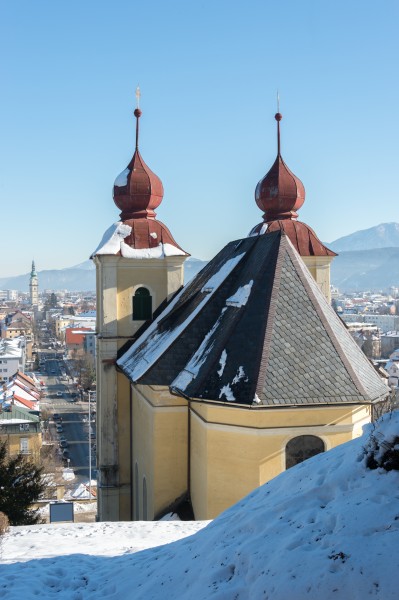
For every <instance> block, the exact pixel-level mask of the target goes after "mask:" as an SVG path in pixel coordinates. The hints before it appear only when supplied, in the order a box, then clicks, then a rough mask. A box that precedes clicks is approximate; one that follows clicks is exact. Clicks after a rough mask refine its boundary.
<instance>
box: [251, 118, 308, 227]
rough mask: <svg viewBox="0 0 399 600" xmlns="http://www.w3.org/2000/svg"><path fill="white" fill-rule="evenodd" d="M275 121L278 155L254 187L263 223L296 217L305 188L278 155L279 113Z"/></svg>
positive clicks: (302, 201)
mask: <svg viewBox="0 0 399 600" xmlns="http://www.w3.org/2000/svg"><path fill="white" fill-rule="evenodd" d="M275 119H276V121H277V141H278V153H277V158H276V160H275V161H274V164H273V166H272V168H271V169H270V170H269V172H268V173H267V174H266V175H265V176H264V177H263V179H261V180H260V181H259V183H258V185H257V186H256V190H255V200H256V204H257V205H258V206H259V208H260V209H261V210H263V211H264V212H265V214H264V219H265V221H271V220H273V219H292V218H296V217H297V216H298V215H297V213H296V211H297V210H298V209H299V208H301V206H302V204H303V203H304V202H305V188H304V187H303V184H302V182H301V181H300V179H298V177H296V176H295V175H294V174H293V173H292V171H290V169H289V168H288V167H287V165H286V164H285V162H284V161H283V159H282V157H281V154H280V121H281V119H282V116H281V114H280V113H277V114H276V115H275Z"/></svg>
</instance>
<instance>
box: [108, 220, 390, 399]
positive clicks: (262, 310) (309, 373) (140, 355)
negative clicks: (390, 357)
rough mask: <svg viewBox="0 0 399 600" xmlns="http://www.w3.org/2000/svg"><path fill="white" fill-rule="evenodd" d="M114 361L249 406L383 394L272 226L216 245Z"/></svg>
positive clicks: (146, 378) (182, 389) (133, 374)
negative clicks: (258, 233) (219, 246)
mask: <svg viewBox="0 0 399 600" xmlns="http://www.w3.org/2000/svg"><path fill="white" fill-rule="evenodd" d="M118 365H119V367H120V368H121V369H122V370H123V372H124V373H125V374H126V375H127V377H129V378H130V380H131V381H133V382H136V383H140V384H149V385H167V386H170V387H171V389H172V390H173V391H174V392H176V393H178V394H180V395H182V396H185V397H189V398H194V399H203V400H212V401H220V402H229V403H232V404H241V405H251V406H259V407H261V406H265V405H266V406H279V405H280V406H281V405H283V406H284V405H314V404H337V403H338V404H340V403H364V402H366V403H367V402H373V401H376V400H379V399H380V398H382V397H384V396H386V394H387V393H388V390H387V387H386V386H385V385H384V384H383V383H382V381H381V379H380V378H379V376H378V375H377V374H376V372H375V370H374V369H373V367H372V365H371V364H370V362H369V361H368V359H367V358H366V357H365V355H364V354H363V352H362V351H361V350H360V349H359V348H358V346H357V344H356V342H355V341H354V340H353V339H352V337H351V335H350V334H349V333H348V331H347V330H346V329H345V327H344V326H343V324H342V323H341V321H340V319H339V318H338V317H337V315H336V314H335V312H334V310H333V309H332V308H331V306H330V305H329V304H328V303H327V301H326V299H325V298H324V295H323V294H322V292H321V291H320V289H319V287H318V285H317V284H316V283H315V281H314V279H313V278H312V276H311V275H310V273H309V271H308V269H307V268H306V266H305V265H304V263H303V261H302V259H301V258H300V256H299V255H298V253H297V252H296V250H295V249H294V247H293V246H292V244H291V242H290V241H289V239H288V237H287V236H286V235H285V234H284V233H281V232H276V233H271V234H269V235H262V236H256V237H250V238H246V239H243V240H238V241H235V242H231V243H230V244H228V245H227V246H226V247H225V248H223V250H222V251H221V252H220V253H219V254H218V255H217V256H216V257H215V258H214V259H213V260H212V261H211V262H210V263H208V264H207V265H206V267H205V268H204V269H203V270H202V271H201V272H200V273H199V274H198V275H197V277H196V278H195V279H193V280H192V281H191V282H190V283H189V284H188V285H187V286H186V287H185V288H183V289H182V290H181V292H180V293H178V294H177V295H176V296H175V297H174V299H173V300H172V301H171V302H170V303H169V305H168V306H167V307H166V308H165V310H164V311H163V312H162V313H161V314H160V315H159V316H158V318H157V319H156V320H155V321H154V322H153V323H152V324H151V325H150V327H148V329H147V330H146V331H145V332H144V333H143V334H142V336H141V337H140V338H139V339H137V340H136V341H135V342H134V344H133V345H132V346H131V348H129V349H128V350H127V351H126V352H125V354H124V355H123V356H122V357H121V358H120V359H119V360H118Z"/></svg>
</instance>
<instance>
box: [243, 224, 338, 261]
mask: <svg viewBox="0 0 399 600" xmlns="http://www.w3.org/2000/svg"><path fill="white" fill-rule="evenodd" d="M278 230H280V231H282V232H284V233H285V234H286V235H287V236H288V238H289V240H290V242H291V243H292V245H293V246H294V248H295V249H296V250H297V252H298V254H300V256H337V255H336V253H335V252H333V251H332V250H329V249H328V248H327V247H326V246H324V244H323V243H322V242H321V241H320V240H319V238H318V237H317V235H316V234H315V232H314V231H313V229H311V228H310V227H309V225H306V223H301V221H295V220H293V219H281V220H276V221H268V222H266V223H259V225H257V226H256V227H254V229H253V230H252V231H251V235H256V234H260V233H264V234H268V233H273V232H274V231H278Z"/></svg>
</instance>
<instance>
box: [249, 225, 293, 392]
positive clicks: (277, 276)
mask: <svg viewBox="0 0 399 600" xmlns="http://www.w3.org/2000/svg"><path fill="white" fill-rule="evenodd" d="M280 236H281V240H280V243H279V246H278V252H277V259H276V265H275V270H274V278H273V287H272V293H271V294H270V303H269V307H268V311H267V314H268V316H267V319H266V330H265V335H264V341H263V346H262V352H261V358H260V361H259V374H258V379H257V382H256V388H255V391H256V394H257V395H258V396H259V397H260V396H261V394H262V390H263V387H264V385H265V382H266V375H267V368H268V365H269V357H270V345H271V341H272V337H273V327H274V319H275V316H276V307H277V299H278V295H279V290H280V282H281V270H282V265H283V261H284V255H285V253H286V244H287V242H286V240H287V239H288V238H287V236H286V235H285V234H284V235H282V233H280V235H279V237H280Z"/></svg>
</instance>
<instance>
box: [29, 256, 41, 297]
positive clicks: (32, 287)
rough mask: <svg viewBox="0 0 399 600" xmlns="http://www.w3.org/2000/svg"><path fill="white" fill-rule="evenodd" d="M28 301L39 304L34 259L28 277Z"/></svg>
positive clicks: (37, 280)
mask: <svg viewBox="0 0 399 600" xmlns="http://www.w3.org/2000/svg"><path fill="white" fill-rule="evenodd" d="M29 293H30V303H31V305H32V306H34V307H36V308H37V306H38V304H39V278H38V276H37V273H36V268H35V261H34V260H32V270H31V273H30V279H29Z"/></svg>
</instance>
